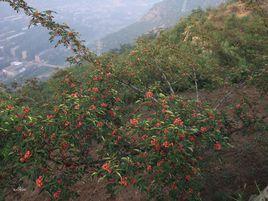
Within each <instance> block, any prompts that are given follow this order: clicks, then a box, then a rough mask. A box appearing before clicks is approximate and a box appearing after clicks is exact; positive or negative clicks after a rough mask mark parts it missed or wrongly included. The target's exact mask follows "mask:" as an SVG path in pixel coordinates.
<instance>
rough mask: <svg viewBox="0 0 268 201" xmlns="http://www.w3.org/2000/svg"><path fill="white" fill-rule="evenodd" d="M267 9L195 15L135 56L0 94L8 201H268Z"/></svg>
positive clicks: (102, 60) (253, 6)
mask: <svg viewBox="0 0 268 201" xmlns="http://www.w3.org/2000/svg"><path fill="white" fill-rule="evenodd" d="M258 3H259V2H258ZM258 3H256V2H252V1H245V2H241V1H239V2H234V1H232V2H229V3H227V4H224V5H221V6H219V7H217V8H214V9H210V10H207V11H202V10H195V11H194V12H192V13H191V14H190V15H189V16H188V17H185V18H183V19H182V20H180V21H179V22H177V24H176V25H175V26H174V27H173V28H170V29H168V30H164V31H163V32H161V33H160V34H159V36H157V37H140V38H139V40H138V41H137V42H136V43H135V45H134V46H133V47H132V48H125V49H122V51H120V52H114V51H112V52H107V53H105V54H103V55H101V56H99V57H97V58H96V59H95V60H94V61H93V62H91V63H87V62H86V61H84V62H83V64H82V65H80V66H73V67H71V68H68V69H63V70H60V71H59V72H57V73H56V74H55V75H54V76H53V77H52V78H51V79H49V80H48V81H47V82H41V83H39V82H37V81H36V80H33V81H29V82H28V83H27V84H26V85H25V86H23V87H22V88H20V87H18V88H15V91H14V89H5V88H4V87H2V88H0V142H1V143H0V150H1V152H0V159H1V160H0V199H3V200H7V201H9V200H10V201H11V200H22V201H32V200H47V199H51V200H78V201H79V200H81V201H91V200H100V201H108V200H115V201H122V200H130V201H142V200H146V199H148V200H159V201H166V200H170V201H173V200H174V201H177V200H180V201H201V200H205V201H229V200H238V201H244V200H249V198H250V197H251V199H253V198H254V199H255V198H256V199H257V198H258V199H259V198H263V199H265V198H266V197H267V194H266V191H267V188H266V187H267V181H268V174H267V173H268V172H267V169H268V155H267V153H268V150H267V148H268V140H267V139H268V132H267V131H268V128H267V123H268V118H267V117H268V113H267V111H268V104H267V103H268V97H267V91H268V88H267V86H268V84H267V83H268V80H267V77H268V72H267V45H266V44H267V41H268V27H267V21H266V19H267V13H265V12H263V11H264V9H266V7H263V5H264V4H258ZM263 8H264V9H263ZM145 19H149V20H151V19H152V18H151V17H150V16H147V17H145ZM84 56H85V57H86V56H88V55H84ZM14 87H16V86H14ZM12 91H13V92H12ZM263 189H266V190H265V191H263ZM253 194H256V195H255V196H252V195H253ZM79 196H80V197H79ZM265 196H266V197H265ZM254 199H253V200H254ZM254 201H255V200H254Z"/></svg>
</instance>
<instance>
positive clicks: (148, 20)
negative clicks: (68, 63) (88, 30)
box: [90, 0, 225, 54]
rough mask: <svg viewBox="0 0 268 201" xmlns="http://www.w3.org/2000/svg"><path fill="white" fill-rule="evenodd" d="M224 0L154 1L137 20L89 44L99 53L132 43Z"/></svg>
mask: <svg viewBox="0 0 268 201" xmlns="http://www.w3.org/2000/svg"><path fill="white" fill-rule="evenodd" d="M224 2H225V0H205V1H204V0H163V1H161V2H158V3H156V4H155V5H154V6H153V7H152V8H151V9H150V10H149V11H148V12H147V14H145V15H144V16H143V17H141V18H140V20H138V21H137V22H135V23H133V24H131V25H129V26H127V27H125V28H123V29H121V30H119V31H117V32H114V33H112V34H109V35H107V36H106V37H104V38H102V39H100V40H98V41H96V42H95V43H94V44H90V47H91V48H92V49H93V50H94V51H96V52H97V53H99V54H101V53H103V52H107V51H109V50H111V49H118V48H120V46H121V45H124V44H132V43H133V42H134V41H135V40H136V39H137V38H138V37H139V36H141V35H143V34H145V33H147V32H150V31H151V30H153V29H157V28H169V27H172V26H174V25H175V24H176V23H177V22H178V20H179V18H181V17H183V16H186V15H187V14H190V12H191V11H192V10H194V9H197V8H201V9H206V8H209V7H214V6H217V5H219V4H220V3H224Z"/></svg>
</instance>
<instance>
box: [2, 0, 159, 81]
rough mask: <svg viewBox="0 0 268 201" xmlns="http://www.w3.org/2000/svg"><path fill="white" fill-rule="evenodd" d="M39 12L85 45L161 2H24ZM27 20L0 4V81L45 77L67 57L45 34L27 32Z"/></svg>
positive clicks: (42, 31)
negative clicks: (46, 12) (64, 26)
mask: <svg viewBox="0 0 268 201" xmlns="http://www.w3.org/2000/svg"><path fill="white" fill-rule="evenodd" d="M26 1H27V2H28V3H29V5H31V6H33V7H36V8H38V9H39V10H46V9H50V10H54V11H56V12H57V14H56V20H57V21H59V22H66V23H67V24H68V25H70V27H72V28H73V29H75V30H76V31H78V32H80V33H81V38H82V39H84V40H85V41H86V42H88V43H90V42H91V43H92V42H93V41H94V40H98V39H100V38H102V37H105V36H106V35H107V34H110V33H113V32H115V31H118V30H120V29H121V28H123V27H125V26H127V25H130V24H132V23H134V22H136V21H137V20H138V19H139V18H140V17H142V16H143V15H144V14H145V13H146V12H148V10H149V9H150V8H151V7H152V6H153V5H154V4H155V3H157V2H159V1H161V0H134V1H133V0H101V1H100V0H90V1H89V0H75V1H74V0H49V1H44V0H26ZM28 24H29V18H28V17H26V16H25V15H24V14H23V13H19V14H18V13H16V12H15V11H14V10H13V9H12V8H10V6H9V5H8V4H7V3H4V2H0V82H9V81H21V80H25V79H27V78H32V77H34V76H35V77H38V78H41V79H43V78H47V77H48V76H49V75H50V74H51V73H53V72H54V71H55V69H57V68H55V66H60V67H63V66H65V65H66V64H65V58H66V57H67V56H68V55H69V54H70V52H68V51H66V50H65V49H64V48H57V49H54V47H53V45H52V44H49V41H48V39H49V35H48V31H47V30H46V29H44V28H41V27H32V28H31V29H28Z"/></svg>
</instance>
